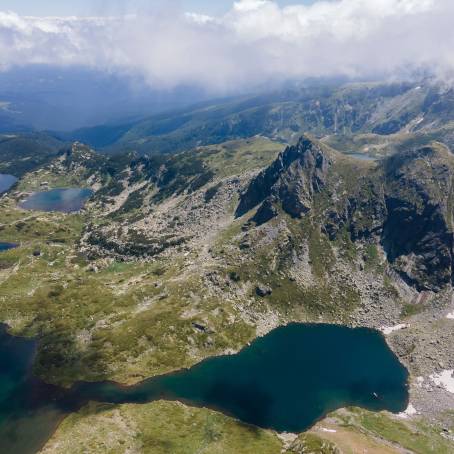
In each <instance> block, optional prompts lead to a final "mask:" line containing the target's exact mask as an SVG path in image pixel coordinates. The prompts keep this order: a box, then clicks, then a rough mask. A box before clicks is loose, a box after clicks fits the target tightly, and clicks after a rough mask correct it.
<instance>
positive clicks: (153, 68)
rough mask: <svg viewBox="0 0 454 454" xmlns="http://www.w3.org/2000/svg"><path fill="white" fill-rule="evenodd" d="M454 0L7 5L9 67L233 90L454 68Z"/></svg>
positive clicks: (4, 59)
mask: <svg viewBox="0 0 454 454" xmlns="http://www.w3.org/2000/svg"><path fill="white" fill-rule="evenodd" d="M453 19H454V2H452V0H332V1H318V2H316V3H315V4H313V5H311V6H305V5H293V6H288V7H280V6H279V5H278V4H277V3H275V2H274V1H270V0H241V1H236V2H235V3H233V4H232V8H231V10H230V11H229V12H228V13H227V14H225V15H224V16H220V17H209V16H204V15H199V14H194V13H186V14H185V13H184V12H181V11H177V10H176V9H175V8H171V9H169V10H162V9H160V10H159V11H155V12H150V11H147V12H144V13H143V14H137V15H134V16H125V17H108V18H106V17H104V18H76V17H70V18H33V17H21V16H19V15H17V14H15V13H13V12H3V13H2V12H0V55H1V62H0V65H3V67H7V66H9V65H15V64H30V63H49V64H57V65H71V64H77V65H87V66H93V67H96V68H100V69H105V70H111V71H117V70H121V71H129V72H133V73H136V74H140V75H143V76H144V77H145V78H146V79H147V80H148V81H149V82H150V83H151V84H154V85H159V86H163V87H174V86H176V85H179V84H194V83H195V84H201V85H203V86H205V87H207V88H208V89H211V90H214V91H221V90H222V91H231V90H235V89H237V88H238V87H242V88H244V87H246V86H250V85H254V84H258V83H264V82H266V81H269V80H281V79H288V78H301V77H305V76H333V75H347V76H360V77H368V76H373V75H377V74H379V75H387V76H389V75H393V74H395V73H397V72H401V71H408V70H413V69H418V68H421V67H423V68H429V69H430V70H432V71H433V72H434V73H437V74H442V75H450V74H451V73H452V72H454V29H453V27H452V20H453Z"/></svg>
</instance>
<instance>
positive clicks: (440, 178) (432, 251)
mask: <svg viewBox="0 0 454 454" xmlns="http://www.w3.org/2000/svg"><path fill="white" fill-rule="evenodd" d="M453 169H454V161H453V156H452V155H451V154H450V152H449V151H448V150H447V149H446V148H444V147H442V146H440V145H433V146H432V147H425V148H422V149H419V150H414V151H410V152H407V153H404V154H403V155H398V156H395V157H392V158H390V159H388V160H387V161H385V162H384V163H383V172H384V176H385V187H386V195H385V200H386V211H387V216H386V218H385V219H384V223H383V235H382V243H383V246H384V248H385V250H386V252H387V254H388V260H390V262H391V263H393V265H394V266H395V268H396V269H397V270H398V271H399V272H400V273H401V274H402V275H403V276H405V277H406V278H407V280H408V281H410V282H411V283H413V284H414V285H415V286H416V287H418V288H419V289H435V290H438V289H441V288H442V287H444V286H446V285H447V284H449V283H451V281H452V276H453V269H452V268H453V232H452V181H453V176H454V171H453Z"/></svg>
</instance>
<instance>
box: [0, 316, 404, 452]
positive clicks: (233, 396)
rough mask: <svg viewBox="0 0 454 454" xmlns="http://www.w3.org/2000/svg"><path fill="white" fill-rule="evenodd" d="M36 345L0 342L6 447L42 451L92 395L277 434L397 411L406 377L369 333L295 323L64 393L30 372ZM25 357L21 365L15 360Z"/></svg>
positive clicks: (0, 434)
mask: <svg viewBox="0 0 454 454" xmlns="http://www.w3.org/2000/svg"><path fill="white" fill-rule="evenodd" d="M33 352H34V342H33V341H24V340H21V339H12V338H11V337H10V336H7V335H6V334H5V333H3V334H2V336H1V338H0V364H1V367H0V389H2V390H3V391H2V395H1V396H0V443H1V445H0V451H1V452H5V451H7V450H14V452H15V453H17V454H19V453H28V452H35V451H36V450H37V449H38V448H39V446H40V445H41V444H42V443H43V442H44V441H45V440H46V439H47V437H48V436H50V435H51V433H52V432H53V430H54V429H55V427H56V425H57V423H58V421H59V420H60V419H61V417H62V416H64V415H65V414H67V413H68V412H70V411H75V410H77V409H79V408H80V407H81V406H82V405H84V404H85V403H86V402H87V401H88V400H94V401H102V402H111V403H127V402H131V403H145V402H150V401H153V400H158V399H167V400H181V401H183V402H186V403H188V404H189V405H196V406H206V407H209V408H213V409H217V410H220V411H222V412H224V413H226V414H229V415H232V416H234V417H236V418H238V419H240V420H242V421H244V422H246V423H250V424H254V425H256V426H260V427H264V428H273V429H276V430H278V431H287V432H301V431H304V430H306V429H308V428H309V427H311V426H312V425H313V424H314V423H315V422H316V421H317V420H319V419H320V418H322V417H323V416H324V415H326V413H328V412H330V411H332V410H335V409H337V408H340V407H344V406H359V407H363V408H366V409H369V410H373V411H380V410H389V411H392V412H400V411H403V410H405V408H406V407H407V405H408V385H407V382H408V373H407V370H406V369H405V367H404V366H403V365H402V364H400V362H399V361H398V359H397V358H396V356H395V355H394V354H393V353H392V351H391V350H390V349H389V347H388V346H387V344H386V342H385V339H384V337H383V336H382V335H381V334H380V333H379V332H377V331H374V330H370V329H350V328H346V327H341V326H332V325H305V324H293V325H289V326H286V327H282V328H278V329H276V330H274V331H272V332H271V333H270V334H268V335H267V336H265V337H263V338H260V339H258V340H256V341H255V342H253V343H252V344H251V345H250V346H249V347H247V348H245V349H244V350H242V351H241V352H240V353H238V354H236V355H232V356H222V357H217V358H211V359H208V360H206V361H204V362H202V363H200V364H198V365H196V366H194V367H192V368H191V369H188V370H183V371H180V372H178V373H175V374H170V375H165V376H162V377H156V378H152V379H150V380H147V381H145V382H143V383H141V384H139V385H137V386H133V387H121V386H119V385H117V384H115V383H110V382H109V383H79V384H77V385H76V386H74V387H73V388H72V389H71V390H67V391H64V390H62V389H59V388H57V387H53V386H49V385H45V384H44V383H42V382H41V381H39V380H37V379H35V378H33V376H32V375H31V374H30V367H31V361H32V358H33ZM15 358H19V361H15Z"/></svg>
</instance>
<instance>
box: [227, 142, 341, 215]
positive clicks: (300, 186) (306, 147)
mask: <svg viewBox="0 0 454 454" xmlns="http://www.w3.org/2000/svg"><path fill="white" fill-rule="evenodd" d="M332 159H333V158H332V156H330V154H329V153H328V152H327V151H326V150H324V149H323V148H322V146H321V145H320V144H318V143H317V142H316V141H313V140H311V139H310V138H308V137H307V136H303V137H301V138H300V140H299V141H298V143H297V145H294V146H291V147H287V148H286V149H285V150H284V151H283V152H282V153H281V154H280V155H279V156H278V158H277V159H276V160H275V161H274V162H273V163H272V164H271V165H270V166H269V167H268V168H266V169H265V170H263V171H262V172H260V173H259V174H258V175H257V176H256V177H255V178H254V179H253V180H252V181H251V183H250V184H249V186H248V188H247V189H246V191H245V192H244V193H243V194H242V195H241V199H240V204H239V206H238V208H237V211H236V216H237V217H239V216H242V215H244V214H245V213H247V212H248V211H249V210H251V209H252V208H254V207H256V206H257V205H259V204H263V207H261V208H259V210H258V214H259V216H260V213H262V212H266V213H267V214H268V215H269V214H270V213H272V212H273V210H271V209H270V206H271V205H273V204H274V203H277V202H279V203H281V205H282V208H283V209H284V210H285V211H286V212H287V213H288V214H290V215H291V216H293V217H299V216H301V215H302V214H304V213H306V212H307V211H309V210H310V208H311V205H312V196H313V194H314V192H318V191H320V190H321V189H322V188H323V187H324V185H325V182H326V176H327V173H328V169H329V168H330V166H331V164H332ZM266 217H269V216H266ZM256 221H257V219H256ZM258 221H260V219H258Z"/></svg>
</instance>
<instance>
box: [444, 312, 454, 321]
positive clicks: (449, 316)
mask: <svg viewBox="0 0 454 454" xmlns="http://www.w3.org/2000/svg"><path fill="white" fill-rule="evenodd" d="M446 318H449V320H454V312H451V313H450V314H448V315H447V316H446Z"/></svg>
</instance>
